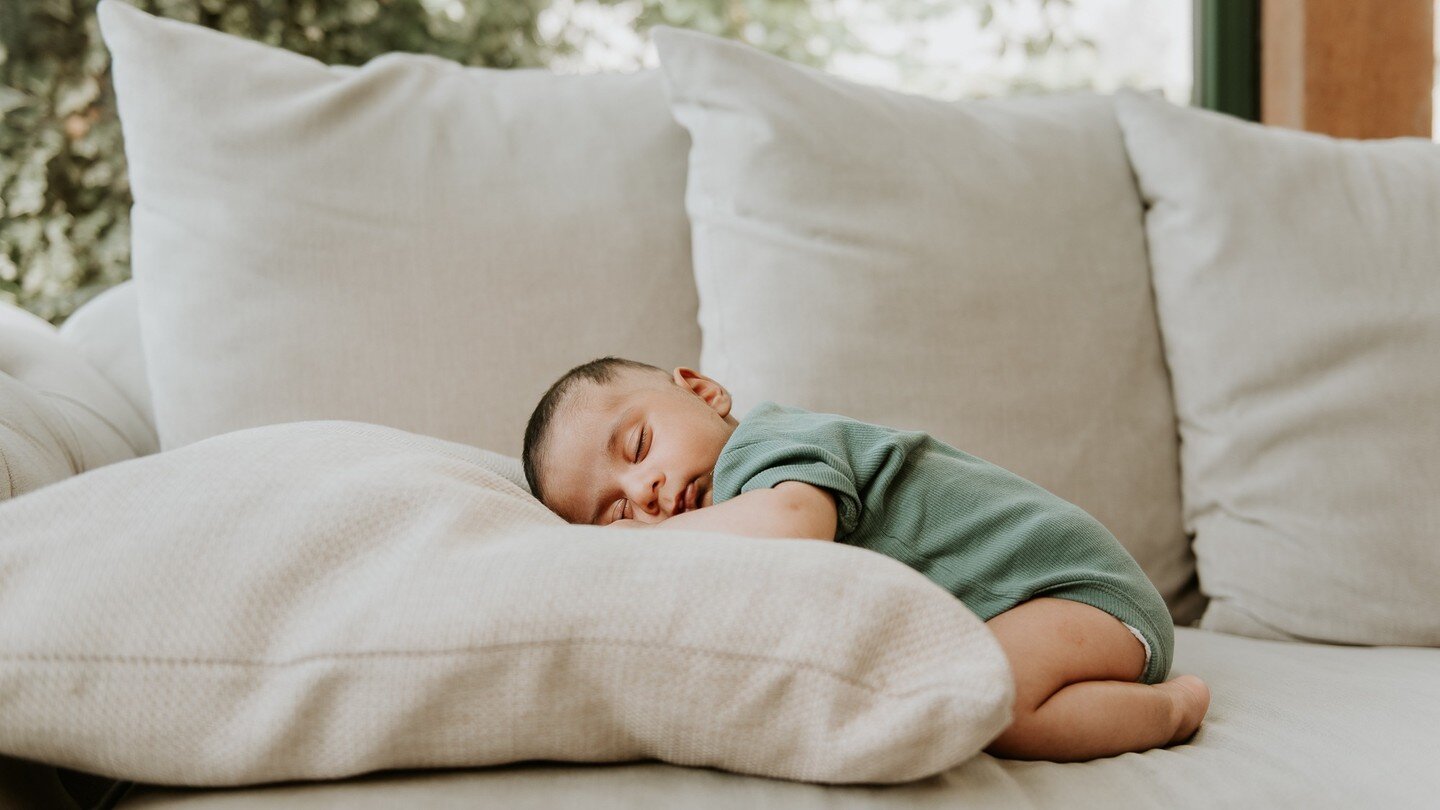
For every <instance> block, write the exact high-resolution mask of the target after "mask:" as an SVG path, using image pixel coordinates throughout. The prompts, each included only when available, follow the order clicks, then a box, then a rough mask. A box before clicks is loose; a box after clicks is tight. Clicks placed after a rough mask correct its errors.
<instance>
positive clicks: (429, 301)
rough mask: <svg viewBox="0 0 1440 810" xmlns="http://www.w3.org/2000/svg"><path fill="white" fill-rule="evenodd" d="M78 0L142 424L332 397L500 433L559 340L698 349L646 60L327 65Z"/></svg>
mask: <svg viewBox="0 0 1440 810" xmlns="http://www.w3.org/2000/svg"><path fill="white" fill-rule="evenodd" d="M98 14H99V19H100V28H101V31H102V32H103V34H104V38H105V43H106V45H107V46H108V47H109V49H110V53H111V61H112V69H113V73H114V82H115V91H116V97H117V100H118V105H119V113H120V121H121V126H122V128H123V130H124V135H125V152H126V159H127V161H128V164H129V170H130V180H131V185H132V188H133V192H134V195H135V208H134V212H133V216H132V222H131V237H132V240H133V271H134V275H135V284H136V291H137V293H138V299H139V308H140V326H141V334H142V337H143V345H144V350H145V362H146V366H147V372H148V374H149V379H150V384H151V385H150V387H151V394H152V395H153V400H154V410H155V419H156V426H157V428H158V431H159V436H160V445H161V447H162V448H166V449H169V448H173V447H179V446H182V445H184V444H187V443H189V442H192V441H196V440H198V439H203V438H205V437H207V436H213V435H216V434H219V433H223V432H226V431H229V430H235V429H239V428H244V427H251V426H256V425H262V424H271V423H276V422H288V421H293V420H302V419H353V420H357V421H364V422H374V423H380V424H387V425H391V426H394V427H399V428H403V429H406V430H413V431H416V432H420V433H425V434H427V435H433V436H438V437H441V438H445V439H450V440H454V441H461V442H465V443H467V444H472V445H475V446H479V447H486V448H490V449H493V450H496V451H499V452H504V453H507V454H509V455H518V454H519V452H520V443H521V437H522V436H523V434H524V428H525V421H526V419H527V418H528V417H529V415H530V409H531V408H532V407H533V406H534V404H535V402H536V400H538V399H539V398H540V395H541V394H542V393H543V392H544V390H545V388H546V387H547V386H548V385H549V384H550V383H551V382H552V381H553V380H554V379H555V378H556V377H558V376H560V374H562V373H563V372H564V371H566V370H568V369H569V368H571V367H572V366H575V365H578V364H579V363H583V362H585V361H587V360H590V359H593V358H594V357H595V356H597V354H607V353H613V354H619V355H623V356H627V357H632V358H634V359H637V360H643V361H646V362H651V363H655V364H657V365H661V366H664V367H669V366H673V365H681V364H685V365H696V364H698V361H699V328H698V326H697V325H696V322H695V310H696V307H697V303H696V295H695V288H694V281H693V278H692V276H691V273H690V269H689V268H690V244H689V227H688V223H687V221H686V219H685V211H684V203H683V193H684V184H685V151H686V148H687V146H688V144H687V139H686V136H685V132H684V130H682V129H681V128H680V127H679V126H677V125H676V124H675V122H674V121H673V120H672V119H671V118H670V116H669V114H668V112H667V109H666V107H665V101H664V95H663V88H662V85H661V78H660V76H659V75H658V74H657V73H656V72H654V71H643V72H640V73H635V74H605V75H588V76H563V75H555V74H552V73H550V72H548V71H541V70H490V69H483V68H467V67H463V66H461V65H459V64H457V63H454V62H450V61H446V60H443V59H439V58H436V57H433V56H426V55H419V54H406V53H394V54H386V55H384V56H381V57H378V58H376V59H373V60H371V61H370V62H368V63H366V64H365V65H362V66H360V67H344V66H334V67H330V66H326V65H323V64H321V63H319V62H316V61H315V60H313V59H309V58H307V57H303V56H300V55H298V54H294V53H290V52H287V51H283V50H279V49H277V48H272V47H268V46H265V45H262V44H260V43H256V42H252V41H249V40H245V39H242V38H239V37H233V36H229V35H225V34H221V33H219V32H216V31H212V30H210V29H207V28H203V27H200V26H196V25H189V24H186V23H181V22H177V21H174V20H166V19H159V18H156V17H152V16H150V15H148V14H145V13H144V12H141V11H139V10H137V9H135V8H133V7H131V6H129V5H126V4H125V3H121V2H116V0H105V1H104V2H102V3H101V4H100V6H99V10H98ZM629 312H645V313H646V316H645V317H644V318H643V319H642V318H632V317H629V316H628V315H627V313H629Z"/></svg>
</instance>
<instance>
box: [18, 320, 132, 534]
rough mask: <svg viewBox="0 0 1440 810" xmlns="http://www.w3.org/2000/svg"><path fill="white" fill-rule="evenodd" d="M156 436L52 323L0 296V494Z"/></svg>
mask: <svg viewBox="0 0 1440 810" xmlns="http://www.w3.org/2000/svg"><path fill="white" fill-rule="evenodd" d="M154 442H155V434H154V431H153V430H152V429H151V428H150V425H149V424H148V423H147V422H146V421H145V418H144V417H143V416H142V415H141V414H140V413H139V412H138V411H137V410H136V409H135V408H134V406H132V405H131V404H130V402H129V401H128V400H126V399H125V397H124V396H123V395H122V394H121V393H120V391H119V390H118V389H116V388H115V386H114V385H112V384H111V383H110V381H109V380H107V379H106V378H105V377H104V376H102V375H101V374H100V373H99V372H98V371H96V370H95V369H94V368H93V367H91V366H90V364H89V363H88V362H86V360H85V358H84V357H83V356H81V355H80V354H79V353H78V352H76V351H75V349H74V348H72V347H71V346H69V345H67V344H66V343H65V342H64V341H63V340H61V338H60V336H59V335H58V334H56V331H55V327H53V326H51V325H50V324H49V323H47V322H46V321H44V320H42V319H40V318H38V317H36V316H34V315H32V314H30V313H29V312H26V311H24V310H22V309H19V308H17V307H14V306H10V305H8V304H0V500H4V499H6V498H13V497H15V496H18V495H23V494H25V493H27V492H31V491H33V490H36V489H39V488H40V487H43V486H45V485H47V484H52V483H54V482H56V481H60V480H63V479H65V478H69V477H70V476H72V475H76V474H77V473H81V472H84V471H86V470H90V469H94V468H96V467H102V466H104V465H106V464H111V463H114V462H116V461H124V460H125V459H129V458H134V457H135V456H137V455H141V454H143V453H145V452H147V451H148V449H149V448H150V447H151V446H153V444H154ZM7 534H8V532H7V531H6V530H5V528H4V527H3V526H0V537H4V536H6V535H7Z"/></svg>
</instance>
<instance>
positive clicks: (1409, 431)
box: [1119, 93, 1440, 645]
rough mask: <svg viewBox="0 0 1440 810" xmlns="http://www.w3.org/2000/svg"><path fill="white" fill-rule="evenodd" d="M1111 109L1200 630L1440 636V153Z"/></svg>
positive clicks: (1158, 108) (1149, 103) (1403, 143)
mask: <svg viewBox="0 0 1440 810" xmlns="http://www.w3.org/2000/svg"><path fill="white" fill-rule="evenodd" d="M1119 111H1120V121H1121V124H1122V125H1123V126H1124V130H1125V140H1126V144H1127V145H1128V146H1129V150H1130V157H1131V160H1132V161H1133V163H1134V165H1135V172H1136V174H1137V175H1138V176H1139V180H1140V187H1141V189H1142V190H1143V192H1144V195H1145V199H1146V202H1147V204H1148V205H1149V210H1148V213H1147V215H1146V219H1145V225H1146V231H1147V233H1148V234H1149V237H1150V256H1151V261H1152V262H1153V265H1154V276H1155V295H1156V300H1157V303H1158V306H1159V312H1160V326H1161V331H1162V332H1163V334H1164V338H1165V354H1166V357H1167V359H1168V360H1169V364H1170V370H1171V374H1172V375H1173V377H1174V382H1175V407H1176V410H1177V411H1178V413H1179V418H1180V436H1181V438H1182V440H1183V442H1182V451H1183V452H1182V455H1181V466H1182V470H1183V483H1184V496H1185V500H1184V504H1185V522H1186V524H1187V527H1188V528H1189V529H1190V530H1191V531H1193V532H1195V554H1196V557H1197V558H1198V560H1199V572H1200V586H1201V588H1202V589H1203V590H1204V591H1205V593H1206V594H1207V595H1209V597H1210V603H1209V607H1208V608H1207V610H1206V612H1205V616H1204V620H1203V622H1202V623H1201V626H1202V627H1206V628H1210V629H1213V630H1223V631H1226V632H1233V633H1241V634H1244V635H1250V636H1257V637H1261V638H1277V639H1303V640H1311V641H1333V642H1342V643H1350V644H1418V645H1440V145H1436V144H1434V143H1431V142H1429V141H1423V140H1420V139H1417V138H1410V139H1397V140H1392V141H1382V142H1358V141H1345V140H1336V139H1332V138H1327V137H1324V136H1321V135H1314V134H1309V133H1297V132H1290V131H1286V130H1280V129H1272V128H1267V127H1262V126H1260V125H1258V124H1250V123H1245V122H1241V121H1238V120H1236V119H1234V118H1230V117H1227V116H1223V115H1219V114H1217V113H1210V112H1206V111H1201V110H1192V109H1186V108H1181V107H1176V106H1173V105H1171V104H1168V103H1166V102H1164V101H1162V100H1159V99H1155V98H1148V97H1145V96H1142V95H1139V94H1136V93H1126V94H1124V95H1122V96H1121V97H1120V99H1119Z"/></svg>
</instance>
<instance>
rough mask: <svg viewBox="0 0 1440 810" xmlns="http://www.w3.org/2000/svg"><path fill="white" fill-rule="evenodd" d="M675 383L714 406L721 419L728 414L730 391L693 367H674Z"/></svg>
mask: <svg viewBox="0 0 1440 810" xmlns="http://www.w3.org/2000/svg"><path fill="white" fill-rule="evenodd" d="M675 384H676V385H679V386H680V387H682V388H687V389H689V390H690V391H691V392H692V393H694V394H695V396H697V397H700V398H701V399H703V400H705V404H706V405H709V406H710V407H711V408H714V409H715V412H716V413H718V414H720V417H721V418H722V419H723V418H725V417H727V416H729V415H730V392H729V391H727V390H725V386H723V385H721V384H720V383H718V382H716V381H715V380H712V379H710V378H709V377H706V376H705V375H704V374H701V373H700V372H698V371H696V370H695V369H693V368H687V367H685V366H679V367H677V368H676V369H675Z"/></svg>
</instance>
